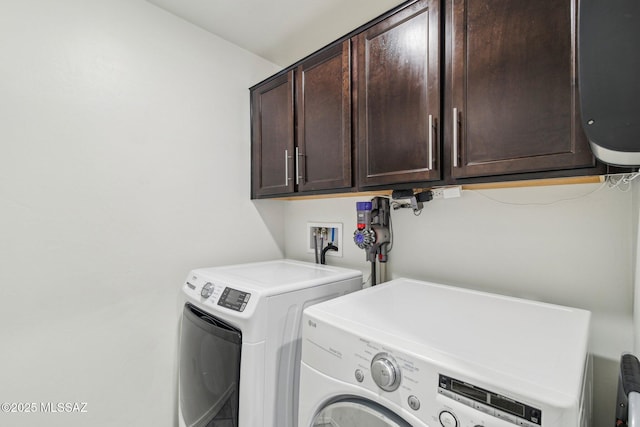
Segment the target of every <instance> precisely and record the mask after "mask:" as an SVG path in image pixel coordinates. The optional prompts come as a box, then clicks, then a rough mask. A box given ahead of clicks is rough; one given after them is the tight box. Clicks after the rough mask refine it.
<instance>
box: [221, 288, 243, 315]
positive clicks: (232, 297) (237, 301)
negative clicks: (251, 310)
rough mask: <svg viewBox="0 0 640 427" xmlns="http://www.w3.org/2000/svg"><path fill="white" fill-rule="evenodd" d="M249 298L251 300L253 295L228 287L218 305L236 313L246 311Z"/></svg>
mask: <svg viewBox="0 0 640 427" xmlns="http://www.w3.org/2000/svg"><path fill="white" fill-rule="evenodd" d="M249 298H251V294H250V293H248V292H242V291H239V290H237V289H233V288H229V287H226V288H224V291H222V295H221V296H220V300H219V301H218V305H220V306H222V307H226V308H229V309H231V310H235V311H244V309H245V308H246V307H247V303H248V302H249Z"/></svg>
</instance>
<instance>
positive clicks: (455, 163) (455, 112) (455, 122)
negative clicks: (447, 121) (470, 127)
mask: <svg viewBox="0 0 640 427" xmlns="http://www.w3.org/2000/svg"><path fill="white" fill-rule="evenodd" d="M452 121H453V167H454V168H457V167H458V126H459V124H458V109H457V108H454V109H453V120H452Z"/></svg>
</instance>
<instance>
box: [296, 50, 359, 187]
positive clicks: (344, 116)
mask: <svg viewBox="0 0 640 427" xmlns="http://www.w3.org/2000/svg"><path fill="white" fill-rule="evenodd" d="M350 55H351V50H350V42H349V40H345V41H344V42H342V43H340V44H337V45H335V46H333V47H331V48H329V49H326V50H324V51H322V52H320V53H319V54H317V55H315V56H313V57H311V58H309V59H308V60H305V61H304V62H303V63H302V64H301V65H299V66H298V67H297V68H296V96H295V98H296V113H297V129H298V132H297V148H296V157H297V159H296V160H297V163H296V169H297V171H296V180H297V181H296V182H297V185H298V190H299V191H310V190H332V189H340V188H349V187H351V185H352V176H351V175H352V172H351V151H352V149H351V58H350Z"/></svg>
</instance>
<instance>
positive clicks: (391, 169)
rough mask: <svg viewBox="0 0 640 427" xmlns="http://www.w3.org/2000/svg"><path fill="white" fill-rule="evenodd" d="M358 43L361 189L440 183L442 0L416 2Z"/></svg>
mask: <svg viewBox="0 0 640 427" xmlns="http://www.w3.org/2000/svg"><path fill="white" fill-rule="evenodd" d="M354 41H355V43H354V49H355V58H356V68H355V75H356V76H357V77H356V79H357V86H356V88H355V89H356V90H355V96H354V97H355V99H357V138H358V171H359V172H358V178H359V182H358V184H359V186H360V187H361V188H362V187H368V186H377V185H385V184H397V183H405V182H417V181H433V180H439V179H440V178H441V174H440V170H441V168H440V161H439V158H440V156H439V153H440V144H439V128H440V63H441V62H440V3H439V1H438V0H420V1H418V2H415V3H413V4H411V5H409V6H408V7H406V8H404V9H402V10H400V11H398V12H396V13H395V14H393V15H391V16H389V17H388V18H386V19H384V20H383V21H381V22H379V23H378V24H376V25H374V26H372V27H370V28H368V29H366V30H364V31H363V32H361V33H360V34H358V35H357V36H355V37H354Z"/></svg>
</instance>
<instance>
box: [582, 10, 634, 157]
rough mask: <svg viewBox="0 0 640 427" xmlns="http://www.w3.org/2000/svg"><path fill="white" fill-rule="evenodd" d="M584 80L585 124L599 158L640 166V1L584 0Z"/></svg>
mask: <svg viewBox="0 0 640 427" xmlns="http://www.w3.org/2000/svg"><path fill="white" fill-rule="evenodd" d="M578 28H579V31H578V32H579V37H578V40H579V50H578V53H579V55H578V56H579V61H580V68H579V81H580V105H581V108H582V124H583V127H584V130H585V132H586V133H587V137H588V138H589V141H590V142H591V148H592V149H593V152H594V153H595V155H596V157H598V158H599V159H600V160H602V161H603V162H605V163H608V164H612V165H618V166H640V79H638V76H639V75H640V48H639V47H638V42H639V41H640V2H639V1H638V0H615V1H602V0H582V1H581V2H580V15H579V19H578Z"/></svg>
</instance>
